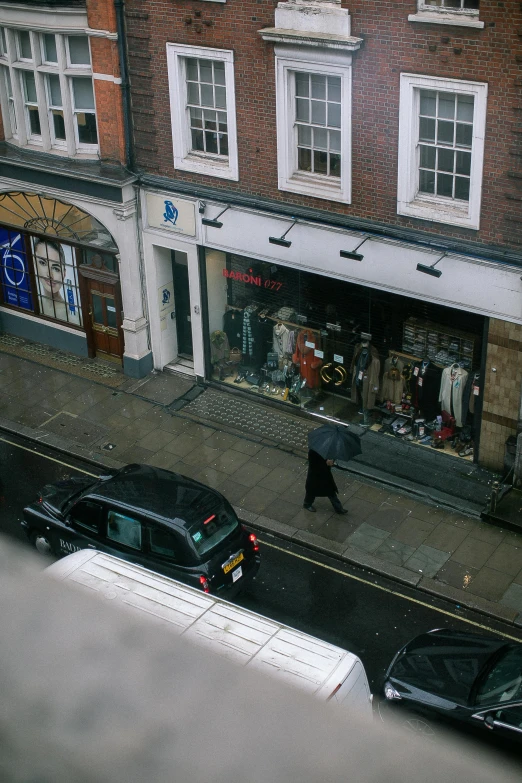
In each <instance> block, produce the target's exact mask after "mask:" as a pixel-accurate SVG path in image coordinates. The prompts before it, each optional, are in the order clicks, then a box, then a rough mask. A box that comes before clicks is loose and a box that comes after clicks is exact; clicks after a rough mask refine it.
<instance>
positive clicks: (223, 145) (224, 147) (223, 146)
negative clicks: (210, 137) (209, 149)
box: [219, 133, 228, 155]
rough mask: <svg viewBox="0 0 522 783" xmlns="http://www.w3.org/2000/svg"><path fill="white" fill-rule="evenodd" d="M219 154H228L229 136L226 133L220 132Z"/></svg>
mask: <svg viewBox="0 0 522 783" xmlns="http://www.w3.org/2000/svg"><path fill="white" fill-rule="evenodd" d="M219 154H220V155H228V136H227V134H226V133H220V134H219Z"/></svg>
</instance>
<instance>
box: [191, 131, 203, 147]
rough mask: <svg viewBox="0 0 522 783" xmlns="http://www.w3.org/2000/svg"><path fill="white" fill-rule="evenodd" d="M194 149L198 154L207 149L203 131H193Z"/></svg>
mask: <svg viewBox="0 0 522 783" xmlns="http://www.w3.org/2000/svg"><path fill="white" fill-rule="evenodd" d="M192 149H193V150H197V151H198V152H204V150H205V147H204V145H203V131H202V130H193V131H192Z"/></svg>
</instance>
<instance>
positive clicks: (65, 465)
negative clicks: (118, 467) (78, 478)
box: [0, 437, 99, 478]
mask: <svg viewBox="0 0 522 783" xmlns="http://www.w3.org/2000/svg"><path fill="white" fill-rule="evenodd" d="M0 440H1V441H3V443H8V444H9V445H10V446H15V447H16V448H17V449H22V450H23V451H28V452H29V453H30V454H37V455H38V456H39V457H43V458H44V459H48V460H50V461H51V462H57V463H58V465H63V466H64V467H65V468H70V469H71V470H77V471H79V472H80V473H85V475H86V476H92V477H93V478H99V474H98V473H89V471H88V470H84V469H83V468H77V467H75V466H74V465H68V464H67V462H62V460H61V459H55V457H48V456H47V454H41V453H40V452H39V451H36V449H28V448H27V446H20V444H19V443H14V442H13V441H12V440H7V438H1V437H0ZM42 446H45V443H42Z"/></svg>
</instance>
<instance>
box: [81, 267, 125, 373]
mask: <svg viewBox="0 0 522 783" xmlns="http://www.w3.org/2000/svg"><path fill="white" fill-rule="evenodd" d="M86 284H87V297H88V306H89V311H88V312H89V323H88V324H87V326H88V327H90V331H91V337H92V343H93V344H94V351H95V354H96V356H99V357H100V358H101V359H110V360H112V361H117V362H121V361H122V359H123V335H122V330H121V302H120V293H119V286H118V285H117V284H116V285H113V284H111V283H102V282H101V281H100V280H91V279H87V280H86Z"/></svg>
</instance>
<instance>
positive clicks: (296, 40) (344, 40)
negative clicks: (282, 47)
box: [258, 27, 363, 52]
mask: <svg viewBox="0 0 522 783" xmlns="http://www.w3.org/2000/svg"><path fill="white" fill-rule="evenodd" d="M258 33H259V35H260V36H261V38H262V39H263V41H270V42H272V43H286V44H294V45H295V46H314V47H321V48H323V49H345V50H346V51H349V52H355V51H357V49H360V47H361V44H362V43H363V39H362V38H355V37H354V36H352V35H335V34H332V33H310V32H307V31H305V30H285V29H282V28H278V27H265V28H263V29H262V30H258Z"/></svg>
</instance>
